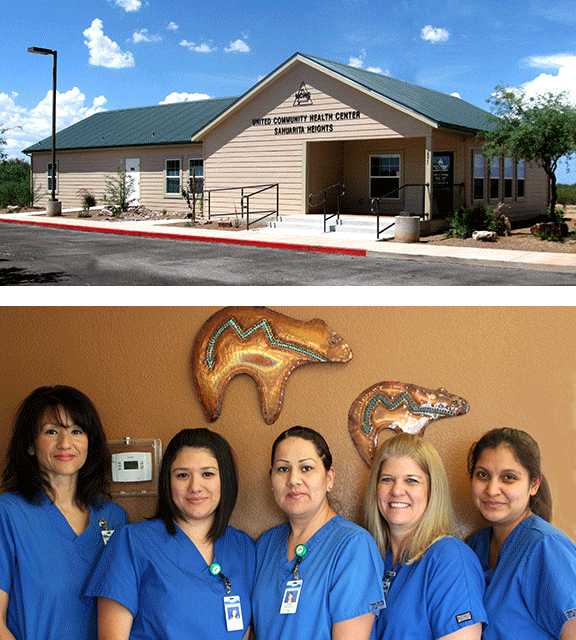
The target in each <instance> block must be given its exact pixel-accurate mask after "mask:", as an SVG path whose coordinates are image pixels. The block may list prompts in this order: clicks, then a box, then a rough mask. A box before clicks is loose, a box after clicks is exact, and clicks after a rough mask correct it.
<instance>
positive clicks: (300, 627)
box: [253, 516, 383, 640]
mask: <svg viewBox="0 0 576 640" xmlns="http://www.w3.org/2000/svg"><path fill="white" fill-rule="evenodd" d="M289 534H290V526H289V525H288V524H283V525H280V526H278V527H274V528H272V529H269V530H268V531H266V533H264V534H262V536H261V538H260V539H259V540H258V542H257V544H256V565H257V566H256V584H255V585H254V593H253V608H254V630H255V632H256V637H257V638H258V640H280V639H281V640H310V639H312V638H314V640H331V639H332V625H334V624H335V623H336V622H341V621H343V620H349V619H351V618H357V617H358V616H362V615H365V614H367V613H377V611H378V608H379V607H380V606H381V605H382V600H383V593H382V570H383V564H382V558H381V556H380V553H379V552H378V548H377V546H376V543H375V542H374V540H373V538H372V536H371V535H370V534H369V533H368V532H367V531H366V530H364V529H362V528H361V527H359V526H358V525H356V524H354V523H353V522H350V521H349V520H346V519H345V518H342V517H341V516H335V517H333V518H332V519H331V520H329V521H328V522H327V523H326V524H325V525H324V526H323V527H322V528H321V529H319V530H318V531H317V532H316V533H315V534H314V535H313V536H312V537H311V538H310V540H309V541H308V542H307V543H306V546H307V547H308V553H307V555H306V557H305V558H304V559H303V561H302V563H301V564H300V567H299V574H300V578H301V579H302V591H301V593H300V600H299V603H298V609H297V611H296V613H294V614H281V613H280V607H281V604H282V597H283V595H284V590H285V588H286V582H287V581H288V580H292V569H293V567H294V562H295V561H294V560H290V561H289V560H288V536H289Z"/></svg>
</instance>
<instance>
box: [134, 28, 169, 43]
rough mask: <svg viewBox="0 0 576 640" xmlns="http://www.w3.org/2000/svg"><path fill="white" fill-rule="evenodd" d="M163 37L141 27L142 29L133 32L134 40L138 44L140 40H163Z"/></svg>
mask: <svg viewBox="0 0 576 640" xmlns="http://www.w3.org/2000/svg"><path fill="white" fill-rule="evenodd" d="M161 40H162V38H161V37H160V36H159V35H156V34H154V33H150V32H149V31H148V29H140V31H134V33H133V34H132V42H133V43H134V44H138V43H140V42H161Z"/></svg>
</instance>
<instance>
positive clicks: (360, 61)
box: [348, 49, 390, 76]
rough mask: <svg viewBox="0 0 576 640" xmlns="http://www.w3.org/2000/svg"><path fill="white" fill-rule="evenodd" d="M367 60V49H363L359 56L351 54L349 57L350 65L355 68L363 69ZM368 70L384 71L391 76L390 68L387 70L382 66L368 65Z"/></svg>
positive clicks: (374, 71)
mask: <svg viewBox="0 0 576 640" xmlns="http://www.w3.org/2000/svg"><path fill="white" fill-rule="evenodd" d="M365 62H366V49H362V50H361V51H360V53H359V54H358V55H357V56H350V57H349V58H348V66H349V67H354V68H355V69H363V68H364V63H365ZM366 71H371V72H372V73H383V74H384V75H387V76H389V75H390V72H389V71H388V69H386V71H383V70H382V67H376V66H370V67H366Z"/></svg>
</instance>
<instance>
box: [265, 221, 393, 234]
mask: <svg viewBox="0 0 576 640" xmlns="http://www.w3.org/2000/svg"><path fill="white" fill-rule="evenodd" d="M393 222H394V218H393V217H381V218H380V228H383V227H387V226H388V225H390V224H391V223H393ZM271 229H272V230H277V231H278V232H280V233H285V234H294V235H314V236H316V235H321V236H324V235H326V236H328V235H329V234H336V235H337V236H338V237H343V236H347V237H348V236H349V237H353V238H356V239H370V240H375V239H376V217H375V216H374V217H372V216H365V217H362V218H360V217H357V216H341V217H340V221H339V224H336V219H335V218H332V219H331V220H329V221H328V224H327V230H326V233H324V230H323V219H322V217H321V216H312V215H289V216H283V217H282V220H279V221H278V222H276V223H275V226H274V223H272V227H271ZM393 235H394V227H391V228H390V229H389V230H388V231H387V232H386V233H385V234H384V235H383V237H391V236H393Z"/></svg>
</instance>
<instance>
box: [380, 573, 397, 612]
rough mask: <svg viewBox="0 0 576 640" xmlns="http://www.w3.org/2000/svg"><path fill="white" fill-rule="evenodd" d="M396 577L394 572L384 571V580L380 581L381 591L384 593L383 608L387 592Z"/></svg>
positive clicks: (385, 604)
mask: <svg viewBox="0 0 576 640" xmlns="http://www.w3.org/2000/svg"><path fill="white" fill-rule="evenodd" d="M395 577H396V571H391V570H389V571H384V579H383V580H382V590H383V591H384V606H385V607H387V606H388V603H387V599H388V592H389V591H390V587H391V586H392V582H393V581H394V578H395Z"/></svg>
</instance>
